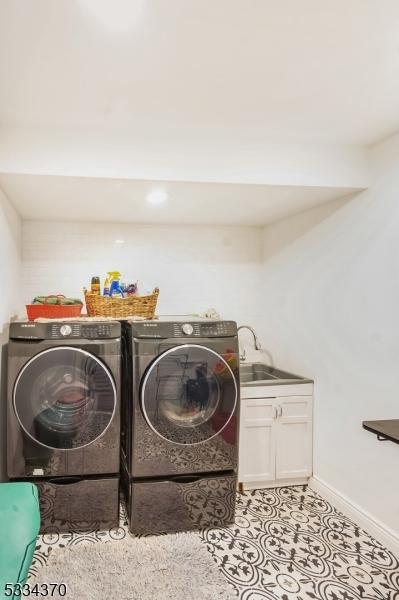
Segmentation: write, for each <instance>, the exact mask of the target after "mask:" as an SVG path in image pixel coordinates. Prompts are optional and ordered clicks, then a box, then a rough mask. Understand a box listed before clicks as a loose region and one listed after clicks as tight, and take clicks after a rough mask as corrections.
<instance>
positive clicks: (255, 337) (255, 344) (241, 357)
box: [237, 325, 262, 362]
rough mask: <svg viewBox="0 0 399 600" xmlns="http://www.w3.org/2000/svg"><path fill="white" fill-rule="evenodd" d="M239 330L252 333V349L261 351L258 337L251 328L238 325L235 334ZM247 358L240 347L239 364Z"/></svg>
mask: <svg viewBox="0 0 399 600" xmlns="http://www.w3.org/2000/svg"><path fill="white" fill-rule="evenodd" d="M240 329H248V331H250V332H251V333H252V335H253V336H254V347H255V350H261V348H262V345H261V343H260V341H259V338H258V336H257V335H256V333H255V331H254V330H253V328H252V327H251V326H250V325H240V326H239V327H238V328H237V334H238V332H239V331H240ZM246 358H247V353H246V352H245V347H244V346H243V347H242V352H241V354H240V362H244V361H245V360H246Z"/></svg>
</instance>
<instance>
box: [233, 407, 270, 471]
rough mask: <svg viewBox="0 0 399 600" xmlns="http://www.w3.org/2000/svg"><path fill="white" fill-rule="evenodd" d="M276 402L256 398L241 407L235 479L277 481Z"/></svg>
mask: <svg viewBox="0 0 399 600" xmlns="http://www.w3.org/2000/svg"><path fill="white" fill-rule="evenodd" d="M274 403H275V398H255V399H247V400H244V401H243V402H242V404H241V420H240V421H241V422H240V453H239V461H238V463H239V464H238V479H239V481H241V482H243V483H245V482H250V481H253V482H256V481H273V480H274V479H275V478H276V443H275V424H276V421H275V418H276V407H275V404H274Z"/></svg>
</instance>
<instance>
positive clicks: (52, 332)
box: [10, 321, 121, 340]
mask: <svg viewBox="0 0 399 600" xmlns="http://www.w3.org/2000/svg"><path fill="white" fill-rule="evenodd" d="M120 336H121V325H120V323H119V322H117V321H112V322H106V321H97V322H89V321H87V322H85V321H54V322H51V323H48V322H46V323H40V322H14V323H11V324H10V339H26V340H68V339H71V340H77V339H87V340H101V339H107V338H119V337H120Z"/></svg>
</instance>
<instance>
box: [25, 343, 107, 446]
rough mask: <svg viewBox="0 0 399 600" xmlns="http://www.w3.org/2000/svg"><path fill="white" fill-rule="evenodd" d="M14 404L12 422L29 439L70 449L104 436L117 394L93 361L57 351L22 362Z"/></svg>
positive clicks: (84, 355)
mask: <svg viewBox="0 0 399 600" xmlns="http://www.w3.org/2000/svg"><path fill="white" fill-rule="evenodd" d="M13 401H14V410H15V414H16V416H17V419H18V421H19V423H20V425H21V427H22V429H23V430H24V432H25V433H26V434H27V435H28V436H29V437H30V438H31V439H32V440H34V441H35V442H37V443H38V444H41V445H43V446H46V447H47V448H51V449H56V450H70V449H75V448H82V447H84V446H87V445H88V444H91V443H92V442H93V441H94V440H96V439H97V438H99V437H100V436H101V435H103V433H104V432H105V431H106V429H107V428H108V426H109V424H110V423H111V420H112V417H113V415H114V412H115V408H116V402H117V394H116V389H115V383H114V381H113V378H112V375H111V373H110V372H109V370H108V369H107V367H106V366H105V365H104V364H103V363H102V362H101V361H100V360H99V359H98V358H96V356H94V355H93V354H90V353H89V352H86V351H85V350H82V349H80V348H72V347H69V346H62V347H55V348H50V349H48V350H44V351H43V352H40V353H39V354H37V355H36V356H34V357H33V358H31V359H30V360H29V362H27V363H26V365H25V366H24V367H23V368H22V370H21V371H20V373H19V375H18V377H17V380H16V382H15V386H14V392H13Z"/></svg>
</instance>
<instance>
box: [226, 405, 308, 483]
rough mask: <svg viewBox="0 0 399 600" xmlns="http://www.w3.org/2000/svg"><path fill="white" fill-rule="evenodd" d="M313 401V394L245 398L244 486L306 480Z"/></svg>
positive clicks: (241, 452) (241, 459) (241, 462)
mask: <svg viewBox="0 0 399 600" xmlns="http://www.w3.org/2000/svg"><path fill="white" fill-rule="evenodd" d="M312 405H313V402H312V396H311V395H309V396H300V395H293V396H275V397H273V398H244V399H242V402H241V419H240V449H239V465H238V481H239V482H240V483H241V484H242V485H243V487H244V488H247V489H249V488H256V487H272V486H274V485H275V486H278V485H294V484H299V483H306V481H307V478H308V477H309V476H310V475H311V474H312Z"/></svg>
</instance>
